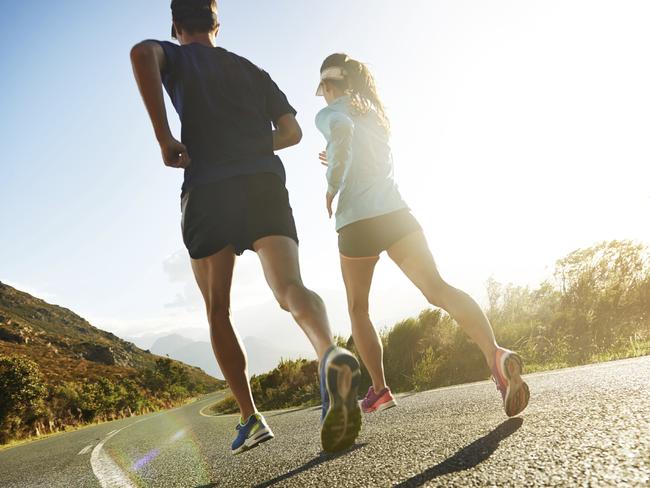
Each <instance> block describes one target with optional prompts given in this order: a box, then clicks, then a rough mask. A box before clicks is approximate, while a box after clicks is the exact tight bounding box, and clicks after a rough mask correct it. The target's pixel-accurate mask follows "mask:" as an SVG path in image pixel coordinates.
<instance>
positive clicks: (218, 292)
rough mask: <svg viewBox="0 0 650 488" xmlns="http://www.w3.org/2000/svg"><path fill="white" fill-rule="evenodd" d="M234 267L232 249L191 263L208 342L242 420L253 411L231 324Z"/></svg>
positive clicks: (241, 353)
mask: <svg viewBox="0 0 650 488" xmlns="http://www.w3.org/2000/svg"><path fill="white" fill-rule="evenodd" d="M234 266H235V253H234V251H233V248H232V247H231V246H229V247H227V248H225V249H222V250H221V251H219V252H218V253H216V254H213V255H212V256H209V257H207V258H203V259H193V260H192V270H193V271H194V277H195V278H196V282H197V283H198V285H199V288H200V289H201V294H202V295H203V299H204V300H205V308H206V311H207V314H208V322H209V323H210V340H211V342H212V349H213V351H214V355H215V356H216V358H217V362H218V363H219V368H221V372H222V373H223V375H224V377H225V379H226V381H227V382H228V386H229V387H230V391H232V394H233V396H234V397H235V400H236V401H237V404H238V405H239V410H240V412H241V417H242V419H244V420H246V419H247V418H248V417H250V416H251V415H253V414H254V413H255V412H256V408H255V404H254V402H253V396H252V394H251V389H250V385H249V383H248V365H247V358H246V352H245V350H244V348H243V347H242V344H241V342H240V340H239V337H238V335H237V332H236V331H235V329H234V328H233V326H232V323H231V322H230V286H231V283H232V273H233V268H234Z"/></svg>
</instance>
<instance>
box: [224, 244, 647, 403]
mask: <svg viewBox="0 0 650 488" xmlns="http://www.w3.org/2000/svg"><path fill="white" fill-rule="evenodd" d="M415 292H416V291H415V290H414V293H415ZM487 292H488V299H489V305H488V308H487V310H486V312H487V315H488V317H489V319H490V321H491V322H492V325H493V327H494V331H495V334H496V337H497V340H498V341H499V343H500V344H501V345H503V346H504V347H507V348H510V349H514V350H516V351H518V352H519V353H520V354H521V356H522V357H523V359H524V362H525V363H526V371H528V372H531V371H538V370H543V369H553V368H560V367H566V366H574V365H580V364H586V363H591V362H597V361H604V360H609V359H619V358H625V357H633V356H640V355H645V354H650V255H649V253H648V249H647V248H646V247H645V246H643V245H641V244H636V243H634V242H631V241H610V242H602V243H600V244H597V245H595V246H593V247H590V248H587V249H581V250H577V251H575V252H572V253H570V254H569V255H567V256H566V257H564V258H562V259H560V260H559V261H557V263H556V266H555V272H554V274H553V277H552V278H550V279H549V280H547V281H545V282H543V283H542V284H540V285H539V286H538V287H536V288H529V287H522V286H516V285H512V284H508V285H504V284H500V283H497V282H496V281H494V280H492V279H491V280H489V281H488V284H487ZM382 342H383V345H384V364H385V369H386V379H387V382H388V384H389V385H390V386H391V388H392V389H393V390H394V391H397V392H400V391H409V390H424V389H429V388H435V387H440V386H447V385H453V384H458V383H465V382H469V381H478V380H484V379H486V378H488V377H489V375H490V372H489V370H488V368H487V367H486V365H485V363H484V359H483V355H482V354H481V352H480V351H479V349H478V348H477V347H476V346H475V345H474V344H473V343H472V342H470V340H469V339H468V338H467V337H466V335H465V334H464V333H463V332H462V331H461V330H460V329H459V327H458V326H457V325H456V324H455V322H454V321H453V320H451V319H450V317H449V316H447V315H446V314H444V313H442V312H440V311H439V310H425V311H423V312H422V313H421V314H420V315H419V316H418V317H416V318H410V319H407V320H404V321H402V322H399V323H398V324H396V325H394V326H393V327H392V328H390V329H387V330H385V331H383V333H382ZM349 346H350V347H351V348H352V349H353V348H354V345H353V344H352V342H351V341H350V343H349ZM362 373H363V380H364V387H365V388H367V387H368V386H369V385H370V378H369V376H368V374H367V372H366V371H365V370H363V369H362ZM251 384H252V387H253V395H254V397H255V400H256V402H257V406H258V408H260V409H274V408H284V407H291V406H298V405H317V404H319V403H320V397H319V389H318V374H317V365H316V362H315V361H306V360H302V359H301V360H296V361H282V362H281V363H280V364H279V365H278V367H277V368H275V369H274V370H273V371H271V372H270V373H267V374H264V375H260V376H255V377H253V378H252V379H251ZM364 393H365V391H364ZM214 410H215V411H216V412H223V413H226V412H234V411H236V405H235V403H234V400H233V399H232V398H226V399H225V400H224V401H223V402H221V403H219V404H217V405H216V406H215V408H214Z"/></svg>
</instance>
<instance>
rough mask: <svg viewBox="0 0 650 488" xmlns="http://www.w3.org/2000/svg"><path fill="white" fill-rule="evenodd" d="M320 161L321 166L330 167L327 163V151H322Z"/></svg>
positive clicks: (319, 155)
mask: <svg viewBox="0 0 650 488" xmlns="http://www.w3.org/2000/svg"><path fill="white" fill-rule="evenodd" d="M318 159H320V164H322V165H323V166H329V164H328V162H327V151H321V152H319V153H318Z"/></svg>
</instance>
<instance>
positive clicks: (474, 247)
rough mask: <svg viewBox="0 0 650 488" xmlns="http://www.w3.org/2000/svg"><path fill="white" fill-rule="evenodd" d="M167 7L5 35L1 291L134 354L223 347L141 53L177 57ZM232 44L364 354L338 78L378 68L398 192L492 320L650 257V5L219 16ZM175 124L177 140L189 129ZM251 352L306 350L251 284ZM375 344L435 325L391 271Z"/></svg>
mask: <svg viewBox="0 0 650 488" xmlns="http://www.w3.org/2000/svg"><path fill="white" fill-rule="evenodd" d="M167 5H168V2H161V1H159V0H138V1H137V2H133V1H127V0H112V1H110V2H88V1H87V0H86V1H81V0H69V1H66V2H50V1H47V2H45V1H40V2H39V1H37V2H29V3H28V4H26V3H24V2H10V3H8V4H7V5H3V15H2V17H1V18H0V27H1V28H0V37H1V40H2V42H1V43H0V62H1V64H0V66H2V68H1V69H2V76H1V77H0V94H1V95H0V96H1V97H2V103H1V104H0V115H1V116H0V138H1V142H2V148H3V151H4V154H5V156H4V157H3V159H2V162H1V163H0V221H1V222H2V235H1V237H0V280H2V281H4V282H7V283H10V284H12V285H14V286H17V287H19V288H21V289H24V290H27V291H29V292H32V293H34V294H36V295H38V296H40V297H42V298H45V299H47V300H49V301H51V302H54V303H58V304H61V305H64V306H67V307H69V308H71V309H72V310H74V311H76V312H78V313H80V314H81V315H83V316H84V317H86V318H88V319H89V320H91V322H92V323H94V324H95V325H96V326H98V327H101V328H104V329H108V330H111V331H113V332H115V333H117V334H118V335H122V336H137V335H142V334H147V333H155V332H159V331H170V332H171V331H180V332H181V333H186V334H187V335H192V334H194V335H197V336H198V335H200V334H201V332H199V331H205V330H206V325H205V320H204V317H203V309H202V306H201V303H200V300H199V297H198V293H197V291H196V289H195V285H194V283H193V281H192V276H191V273H190V270H189V262H188V260H187V257H186V253H185V251H184V248H183V244H182V240H181V234H180V225H179V218H180V213H179V189H180V184H181V179H182V175H181V173H180V172H179V171H178V170H173V169H169V168H165V167H164V166H163V165H162V163H161V161H160V157H159V153H158V148H157V146H156V144H155V140H154V138H153V134H152V130H151V128H150V125H149V121H148V118H147V116H146V113H145V111H144V108H143V106H142V103H141V101H140V97H139V95H138V92H137V88H136V85H135V83H134V81H133V78H132V75H131V67H130V63H129V58H128V52H129V48H130V47H131V46H132V45H133V44H134V43H135V42H137V41H139V40H141V39H144V38H158V39H167V38H168V36H169V28H170V14H169V9H168V8H167ZM219 8H220V20H221V24H222V28H221V32H220V35H219V38H218V42H219V44H220V45H222V46H223V47H225V48H227V49H229V50H232V51H234V52H237V53H238V54H241V55H243V56H246V57H248V58H249V59H251V60H252V61H253V62H255V63H256V64H258V65H259V66H261V67H263V68H264V69H266V70H267V71H269V72H270V73H271V75H272V76H273V78H274V79H275V80H276V81H277V83H278V84H279V85H280V87H281V88H282V89H283V90H284V91H285V93H286V94H287V95H288V97H289V99H290V101H291V102H292V104H293V105H294V106H295V107H296V108H297V109H298V111H299V115H298V117H299V121H300V122H301V124H302V126H303V129H304V134H305V136H304V138H303V141H302V143H301V144H300V146H299V147H297V148H293V149H290V150H287V151H283V152H281V154H280V155H281V157H282V159H283V161H284V163H285V166H286V168H287V174H288V188H289V191H290V195H291V200H292V205H293V208H294V214H295V217H296V222H297V226H298V231H299V235H300V238H301V256H302V267H303V274H304V279H305V282H306V283H307V284H308V286H310V287H312V288H314V289H315V290H316V291H318V292H319V293H321V294H322V296H323V297H324V299H325V301H326V303H327V304H328V306H329V308H330V315H331V318H332V325H333V328H334V329H335V330H336V331H337V332H340V333H346V334H347V333H348V331H349V324H348V320H347V316H346V313H345V297H344V290H343V284H342V281H341V278H340V272H339V267H338V254H337V248H336V235H335V232H334V230H333V222H331V221H328V220H327V217H326V214H325V209H324V204H323V200H324V192H325V183H324V170H323V168H322V167H321V166H320V165H319V164H318V159H317V153H318V152H319V151H320V150H321V149H322V148H323V146H324V141H323V140H322V138H321V136H320V134H319V133H317V131H316V129H315V127H314V125H313V119H314V116H315V114H316V112H317V111H318V110H319V109H320V108H321V107H322V104H323V100H322V99H320V98H316V97H315V96H314V91H315V89H316V85H317V80H318V69H319V67H320V63H321V61H322V59H323V58H324V57H325V56H326V55H328V54H330V53H332V52H337V51H345V52H347V53H349V54H350V55H351V56H353V57H356V58H358V59H360V60H362V61H366V62H368V63H370V65H371V67H372V69H373V70H374V73H375V75H376V78H377V82H378V85H379V90H380V94H381V96H382V97H383V99H384V101H385V104H386V106H387V107H388V110H389V115H390V116H391V121H392V126H393V152H394V157H395V163H396V176H397V180H398V183H399V184H400V187H401V189H402V191H403V194H404V196H405V198H406V200H407V201H408V202H409V203H410V205H411V207H412V209H413V211H414V213H415V215H416V216H417V217H418V219H419V220H420V222H421V223H422V225H423V227H424V228H425V231H426V234H427V236H428V238H429V240H430V244H431V247H432V250H433V252H434V255H435V256H436V259H437V261H438V264H439V267H440V269H441V272H442V273H443V276H444V277H446V278H447V280H448V281H449V282H451V283H452V284H454V285H456V286H458V287H460V288H463V289H465V290H466V291H468V292H470V293H471V294H473V295H474V296H476V297H477V298H478V299H479V301H483V299H484V284H485V281H486V280H487V278H488V277H489V276H494V277H495V278H496V279H497V280H500V281H504V282H515V283H519V284H536V283H538V282H539V280H541V279H543V278H545V277H547V276H549V275H550V273H551V270H552V266H553V263H554V261H555V260H556V259H558V258H560V257H562V256H563V255H565V254H566V253H567V252H570V251H572V250H574V249H576V248H580V247H586V246H589V245H591V244H593V243H595V242H597V241H600V240H604V239H628V238H629V239H636V240H640V241H644V242H646V243H650V225H649V223H648V215H649V214H650V185H649V184H648V183H649V181H650V144H648V138H649V134H650V90H649V89H648V87H649V86H650V64H648V59H647V53H648V46H650V29H648V25H650V3H648V2H647V1H620V2H612V1H606V2H605V1H594V0H584V1H572V0H561V1H560V0H558V1H546V2H532V1H521V0H512V1H498V0H494V1H490V2H485V1H482V0H467V1H461V0H454V1H444V2H443V1H431V0H409V1H404V2H395V1H391V2H389V1H387V0H354V1H353V2H350V1H344V0H330V1H329V2H320V1H319V2H315V1H310V2H305V1H304V0H283V1H276V2H260V1H252V0H251V1H248V0H221V2H220V4H219ZM170 118H171V119H172V120H174V124H175V128H177V127H178V123H177V119H176V116H175V113H174V112H173V109H172V110H171V111H170ZM235 280H236V286H235V289H234V291H233V309H234V317H235V323H236V325H237V326H238V327H239V329H240V331H241V332H242V335H243V336H247V335H255V336H258V337H262V338H267V339H269V340H271V341H275V342H277V343H282V344H283V345H285V346H288V345H290V346H291V347H292V348H294V349H296V350H298V349H300V350H305V349H308V346H307V343H306V341H305V340H304V339H303V338H302V336H301V333H300V332H299V330H298V328H297V327H295V326H294V325H293V324H292V322H291V320H290V317H289V316H288V315H286V314H284V313H283V312H281V311H279V310H278V308H277V306H276V305H275V304H274V303H273V301H272V296H271V294H270V292H269V291H268V290H267V289H266V288H265V285H264V282H263V278H262V274H261V270H260V269H259V265H258V263H257V261H256V257H255V255H254V254H252V253H247V255H245V256H244V257H243V258H242V259H241V260H240V261H239V264H238V268H237V271H236V276H235ZM373 286H374V288H373V292H372V304H371V307H372V315H373V317H374V318H375V321H376V323H377V324H378V325H387V324H391V323H392V322H394V321H395V320H396V319H399V318H403V317H407V316H410V315H413V314H415V313H417V312H418V311H419V310H421V309H422V308H424V307H425V306H426V304H425V302H424V300H423V299H422V298H421V297H420V296H419V295H418V292H417V290H416V289H415V288H413V287H412V286H410V284H409V283H408V282H407V281H406V280H405V279H404V278H403V277H402V276H400V275H399V274H398V273H397V271H396V270H395V267H394V266H393V265H392V263H390V262H389V261H388V260H387V259H382V261H381V262H380V265H379V268H378V271H377V274H376V281H375V284H374V285H373Z"/></svg>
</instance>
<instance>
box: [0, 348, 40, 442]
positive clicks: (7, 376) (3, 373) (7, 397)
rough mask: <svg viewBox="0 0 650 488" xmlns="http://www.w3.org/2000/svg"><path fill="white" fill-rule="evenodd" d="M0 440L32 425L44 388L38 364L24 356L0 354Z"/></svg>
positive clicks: (36, 415) (5, 439)
mask: <svg viewBox="0 0 650 488" xmlns="http://www.w3.org/2000/svg"><path fill="white" fill-rule="evenodd" d="M0 392H2V395H0V443H4V442H6V441H7V440H8V439H9V438H11V437H12V436H13V435H14V432H25V431H27V430H29V429H31V428H32V427H33V425H34V424H35V422H36V420H37V418H38V415H39V413H40V411H41V410H42V408H43V400H44V399H45V396H46V393H47V390H46V388H45V385H44V384H43V380H42V377H41V373H40V370H39V369H38V365H37V364H36V363H35V362H33V361H31V360H29V359H26V358H20V357H7V356H0Z"/></svg>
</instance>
